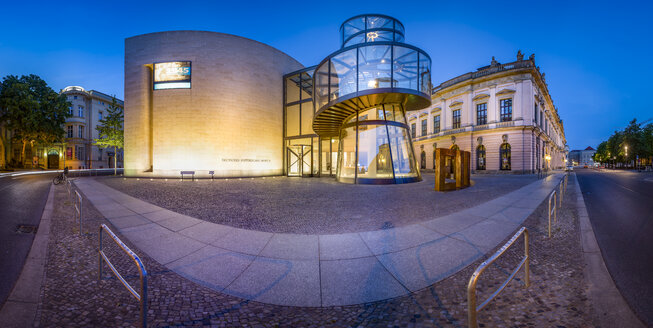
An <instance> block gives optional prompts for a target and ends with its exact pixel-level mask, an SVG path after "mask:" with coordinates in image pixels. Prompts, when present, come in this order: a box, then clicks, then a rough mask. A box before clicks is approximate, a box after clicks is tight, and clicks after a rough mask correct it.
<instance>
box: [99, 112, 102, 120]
mask: <svg viewBox="0 0 653 328" xmlns="http://www.w3.org/2000/svg"><path fill="white" fill-rule="evenodd" d="M98 119H99V120H101V119H102V111H100V112H99V113H98Z"/></svg>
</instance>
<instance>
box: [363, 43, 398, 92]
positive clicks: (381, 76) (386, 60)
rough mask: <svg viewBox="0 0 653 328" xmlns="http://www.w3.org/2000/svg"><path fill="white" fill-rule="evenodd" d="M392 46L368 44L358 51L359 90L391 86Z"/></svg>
mask: <svg viewBox="0 0 653 328" xmlns="http://www.w3.org/2000/svg"><path fill="white" fill-rule="evenodd" d="M390 52H391V51H390V46H368V47H362V48H359V51H358V56H359V57H358V90H359V91H362V90H369V89H375V88H389V87H390V74H391V72H390V69H391V65H390V60H391V59H390V57H391V56H390V55H391V54H390Z"/></svg>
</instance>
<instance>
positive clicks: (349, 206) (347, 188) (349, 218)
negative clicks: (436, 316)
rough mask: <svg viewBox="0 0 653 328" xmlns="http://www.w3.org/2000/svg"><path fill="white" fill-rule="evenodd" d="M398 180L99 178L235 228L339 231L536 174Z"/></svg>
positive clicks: (443, 205)
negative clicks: (452, 181) (449, 188)
mask: <svg viewBox="0 0 653 328" xmlns="http://www.w3.org/2000/svg"><path fill="white" fill-rule="evenodd" d="M423 177H424V180H423V181H421V182H417V183H409V184H401V185H354V184H343V183H338V182H336V181H335V179H333V178H310V179H302V178H288V177H274V178H271V177H267V178H242V179H216V180H214V181H212V180H210V179H209V180H205V179H202V180H199V181H198V180H195V181H194V182H192V181H191V180H185V181H179V179H167V180H164V179H153V180H150V179H142V178H141V179H138V180H137V179H133V178H127V179H121V178H100V179H98V181H100V182H102V183H104V184H106V185H108V186H110V187H111V188H113V189H116V190H118V191H121V192H123V193H126V194H128V195H130V196H133V197H135V198H138V199H141V200H144V201H147V202H149V203H152V204H154V205H157V206H160V207H163V208H166V209H169V210H172V211H174V212H177V213H181V214H185V215H188V216H191V217H194V218H198V219H201V220H204V221H208V222H213V223H219V224H224V225H228V226H232V227H236V228H243V229H250V230H257V231H265V232H273V233H302V234H339V233H345V232H364V231H371V230H380V229H384V228H388V227H401V226H406V225H410V224H414V223H419V222H423V221H428V220H430V219H434V218H436V217H441V216H445V215H448V214H452V213H455V212H458V211H461V210H464V209H467V208H470V207H474V206H476V205H480V204H482V203H485V202H487V201H490V200H493V199H495V198H497V197H499V196H502V195H505V194H507V193H509V192H512V191H515V190H517V189H519V188H521V187H523V186H525V185H527V184H529V183H532V182H534V181H536V178H535V176H533V175H505V174H503V175H474V177H473V178H472V180H473V182H474V186H473V187H472V188H467V189H463V190H459V191H456V192H447V193H441V192H434V191H433V188H434V183H435V177H434V175H433V174H432V173H426V174H424V175H423Z"/></svg>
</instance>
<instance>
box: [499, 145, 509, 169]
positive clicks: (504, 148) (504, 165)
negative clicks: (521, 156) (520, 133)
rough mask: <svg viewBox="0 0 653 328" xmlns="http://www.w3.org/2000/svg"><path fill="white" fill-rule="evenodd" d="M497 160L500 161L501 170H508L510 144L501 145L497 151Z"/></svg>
mask: <svg viewBox="0 0 653 328" xmlns="http://www.w3.org/2000/svg"><path fill="white" fill-rule="evenodd" d="M499 159H500V160H501V163H500V165H501V170H506V171H509V170H510V144H509V143H503V144H501V148H500V149H499Z"/></svg>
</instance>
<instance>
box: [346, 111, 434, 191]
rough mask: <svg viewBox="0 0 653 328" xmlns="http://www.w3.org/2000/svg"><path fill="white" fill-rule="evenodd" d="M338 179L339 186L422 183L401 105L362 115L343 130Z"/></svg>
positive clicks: (351, 119) (350, 120)
mask: <svg viewBox="0 0 653 328" xmlns="http://www.w3.org/2000/svg"><path fill="white" fill-rule="evenodd" d="M339 139H340V149H339V151H338V153H339V163H338V171H337V173H336V177H337V179H338V181H340V182H348V183H365V184H387V183H406V182H414V181H419V180H420V179H421V178H420V173H419V170H417V168H416V166H415V160H414V158H415V156H414V154H413V147H411V144H410V134H409V133H408V126H407V125H406V117H405V113H404V110H403V108H402V106H401V105H383V106H380V107H374V108H369V109H367V110H363V111H360V112H359V113H358V114H354V115H352V117H350V118H348V119H347V120H346V123H345V124H344V125H343V127H342V129H341V130H340V138H339Z"/></svg>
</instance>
